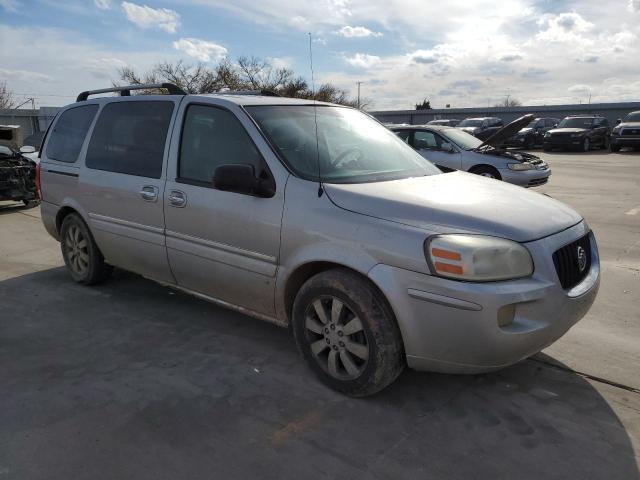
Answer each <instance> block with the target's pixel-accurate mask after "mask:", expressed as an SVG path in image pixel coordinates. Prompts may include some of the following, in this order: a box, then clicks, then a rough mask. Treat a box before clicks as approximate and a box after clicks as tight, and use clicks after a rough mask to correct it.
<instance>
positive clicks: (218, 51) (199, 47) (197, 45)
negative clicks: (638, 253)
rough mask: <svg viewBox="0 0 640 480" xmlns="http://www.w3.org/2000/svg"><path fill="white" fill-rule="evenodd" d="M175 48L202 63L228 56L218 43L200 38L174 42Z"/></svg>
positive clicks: (182, 39)
mask: <svg viewBox="0 0 640 480" xmlns="http://www.w3.org/2000/svg"><path fill="white" fill-rule="evenodd" d="M173 48H175V49H176V50H180V51H181V52H184V53H186V54H187V55H189V56H190V57H194V58H197V59H198V60H200V61H201V62H210V61H216V60H220V59H221V58H223V57H225V56H226V55H227V49H226V48H224V47H223V46H222V45H218V44H217V43H213V42H208V41H206V40H200V39H198V38H181V39H180V40H178V41H176V42H173Z"/></svg>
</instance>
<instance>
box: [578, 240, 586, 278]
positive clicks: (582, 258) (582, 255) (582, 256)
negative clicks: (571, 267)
mask: <svg viewBox="0 0 640 480" xmlns="http://www.w3.org/2000/svg"><path fill="white" fill-rule="evenodd" d="M577 253H578V268H579V269H580V272H581V273H582V272H584V269H585V268H587V252H585V251H584V248H582V247H581V246H579V245H578V249H577Z"/></svg>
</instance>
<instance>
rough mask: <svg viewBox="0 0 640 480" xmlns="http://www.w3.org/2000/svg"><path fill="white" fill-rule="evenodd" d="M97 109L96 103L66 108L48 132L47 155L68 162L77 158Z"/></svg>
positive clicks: (52, 158)
mask: <svg viewBox="0 0 640 480" xmlns="http://www.w3.org/2000/svg"><path fill="white" fill-rule="evenodd" d="M97 111H98V105H95V104H94V105H83V106H82V107H75V108H71V109H69V110H66V111H65V112H64V113H63V114H62V115H61V116H60V118H59V119H58V121H57V122H56V124H55V126H54V127H53V130H52V131H51V132H50V134H49V142H48V143H47V157H48V158H50V159H51V160H58V161H60V162H69V163H73V162H75V161H76V160H78V155H79V154H80V149H81V148H82V144H83V143H84V138H85V137H86V136H87V131H88V130H89V126H90V125H91V122H92V121H93V117H95V116H96V112H97Z"/></svg>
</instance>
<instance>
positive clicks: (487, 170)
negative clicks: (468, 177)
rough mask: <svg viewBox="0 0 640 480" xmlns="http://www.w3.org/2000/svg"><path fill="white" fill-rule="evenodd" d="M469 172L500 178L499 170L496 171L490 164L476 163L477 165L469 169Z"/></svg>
mask: <svg viewBox="0 0 640 480" xmlns="http://www.w3.org/2000/svg"><path fill="white" fill-rule="evenodd" d="M469 172H470V173H475V174H476V175H480V176H482V177H487V178H493V179H495V180H502V176H501V175H500V172H498V170H497V169H495V168H493V167H492V166H491V165H478V166H477V167H473V168H472V169H471V170H469Z"/></svg>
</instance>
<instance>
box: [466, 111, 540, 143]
mask: <svg viewBox="0 0 640 480" xmlns="http://www.w3.org/2000/svg"><path fill="white" fill-rule="evenodd" d="M534 118H535V117H534V116H533V115H532V114H530V113H529V114H527V115H523V116H521V117H520V118H517V119H515V120H514V121H513V122H511V123H508V124H507V125H505V126H504V127H502V128H501V129H500V130H498V131H497V132H496V133H494V134H493V135H491V136H490V137H489V138H487V139H486V140H485V141H484V142H483V143H482V145H480V146H479V147H478V148H480V147H482V146H483V145H491V146H492V147H495V148H499V147H500V146H501V145H502V144H503V143H504V141H505V140H507V139H508V138H511V137H512V136H514V135H515V134H516V133H518V132H519V131H520V129H521V128H522V127H525V126H527V125H529V124H530V123H531V121H532V120H533V119H534Z"/></svg>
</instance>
